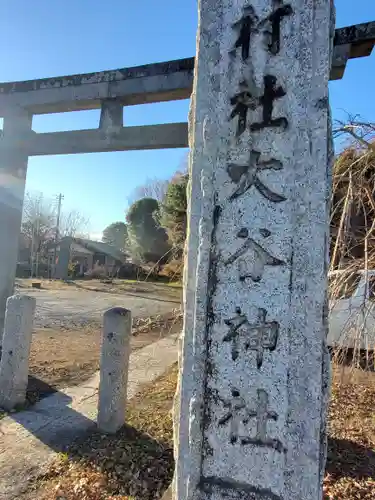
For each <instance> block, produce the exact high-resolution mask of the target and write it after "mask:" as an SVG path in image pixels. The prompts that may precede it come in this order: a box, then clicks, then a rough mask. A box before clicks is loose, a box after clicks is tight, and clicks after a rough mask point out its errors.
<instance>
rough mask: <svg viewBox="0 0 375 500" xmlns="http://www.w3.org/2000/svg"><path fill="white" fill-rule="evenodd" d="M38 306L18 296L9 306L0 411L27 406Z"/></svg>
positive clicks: (1, 363) (0, 366)
mask: <svg viewBox="0 0 375 500" xmlns="http://www.w3.org/2000/svg"><path fill="white" fill-rule="evenodd" d="M35 304H36V300H35V299H34V298H33V297H29V296H27V295H14V296H12V297H9V298H8V300H7V303H6V314H5V327H4V336H3V345H2V354H1V361H0V407H1V408H5V409H6V410H12V409H13V408H14V407H16V406H17V405H20V404H23V403H24V402H25V398H26V389H27V382H28V376H29V355H30V346H31V337H32V332H33V321H34V312H35Z"/></svg>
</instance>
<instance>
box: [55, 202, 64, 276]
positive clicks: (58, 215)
mask: <svg viewBox="0 0 375 500" xmlns="http://www.w3.org/2000/svg"><path fill="white" fill-rule="evenodd" d="M63 199H64V195H63V194H61V193H60V194H59V196H58V197H57V217H56V228H55V252H54V261H53V266H54V267H53V270H54V272H53V274H54V275H55V274H56V258H57V242H58V240H59V232H60V216H61V204H62V200H63Z"/></svg>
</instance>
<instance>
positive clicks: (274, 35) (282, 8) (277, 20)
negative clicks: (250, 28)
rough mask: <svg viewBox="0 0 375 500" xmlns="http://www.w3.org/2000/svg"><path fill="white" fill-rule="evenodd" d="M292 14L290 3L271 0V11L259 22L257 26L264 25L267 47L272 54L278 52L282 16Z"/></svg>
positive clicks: (281, 0)
mask: <svg viewBox="0 0 375 500" xmlns="http://www.w3.org/2000/svg"><path fill="white" fill-rule="evenodd" d="M292 14H293V9H292V7H291V5H290V4H286V5H285V4H284V3H283V0H272V13H271V14H270V15H269V16H268V17H267V18H266V19H264V20H263V21H261V22H260V23H259V28H262V27H265V29H264V34H265V35H266V37H267V38H268V42H267V47H268V50H269V51H270V52H271V54H273V55H274V56H275V55H276V54H278V53H279V52H280V38H281V22H282V20H283V19H284V17H288V16H290V15H292Z"/></svg>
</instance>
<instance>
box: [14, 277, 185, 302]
mask: <svg viewBox="0 0 375 500" xmlns="http://www.w3.org/2000/svg"><path fill="white" fill-rule="evenodd" d="M33 283H40V287H41V289H42V290H71V289H72V288H78V289H82V290H90V291H94V292H107V293H114V294H118V293H122V292H129V293H136V294H138V293H140V294H145V295H154V296H160V295H162V296H164V297H166V298H167V297H169V298H171V299H181V294H182V286H181V283H178V282H170V283H163V282H160V283H159V282H153V281H137V280H121V279H113V280H96V279H93V280H68V281H62V280H49V279H30V278H17V279H16V285H17V286H18V287H19V288H21V289H22V288H32V284H33Z"/></svg>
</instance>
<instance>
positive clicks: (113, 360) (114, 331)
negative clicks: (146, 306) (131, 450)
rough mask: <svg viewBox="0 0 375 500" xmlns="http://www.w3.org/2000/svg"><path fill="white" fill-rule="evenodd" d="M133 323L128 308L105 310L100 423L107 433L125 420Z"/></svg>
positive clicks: (118, 427)
mask: <svg viewBox="0 0 375 500" xmlns="http://www.w3.org/2000/svg"><path fill="white" fill-rule="evenodd" d="M131 327H132V317H131V312H130V311H129V310H128V309H124V308H122V307H114V308H113V309H109V310H108V311H106V312H105V313H104V318H103V339H102V351H101V356H100V385H99V403H98V427H99V429H101V430H102V431H104V432H108V433H115V432H116V431H118V429H120V427H122V426H123V425H124V423H125V408H126V393H127V383H128V370H129V356H130V337H131Z"/></svg>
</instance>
